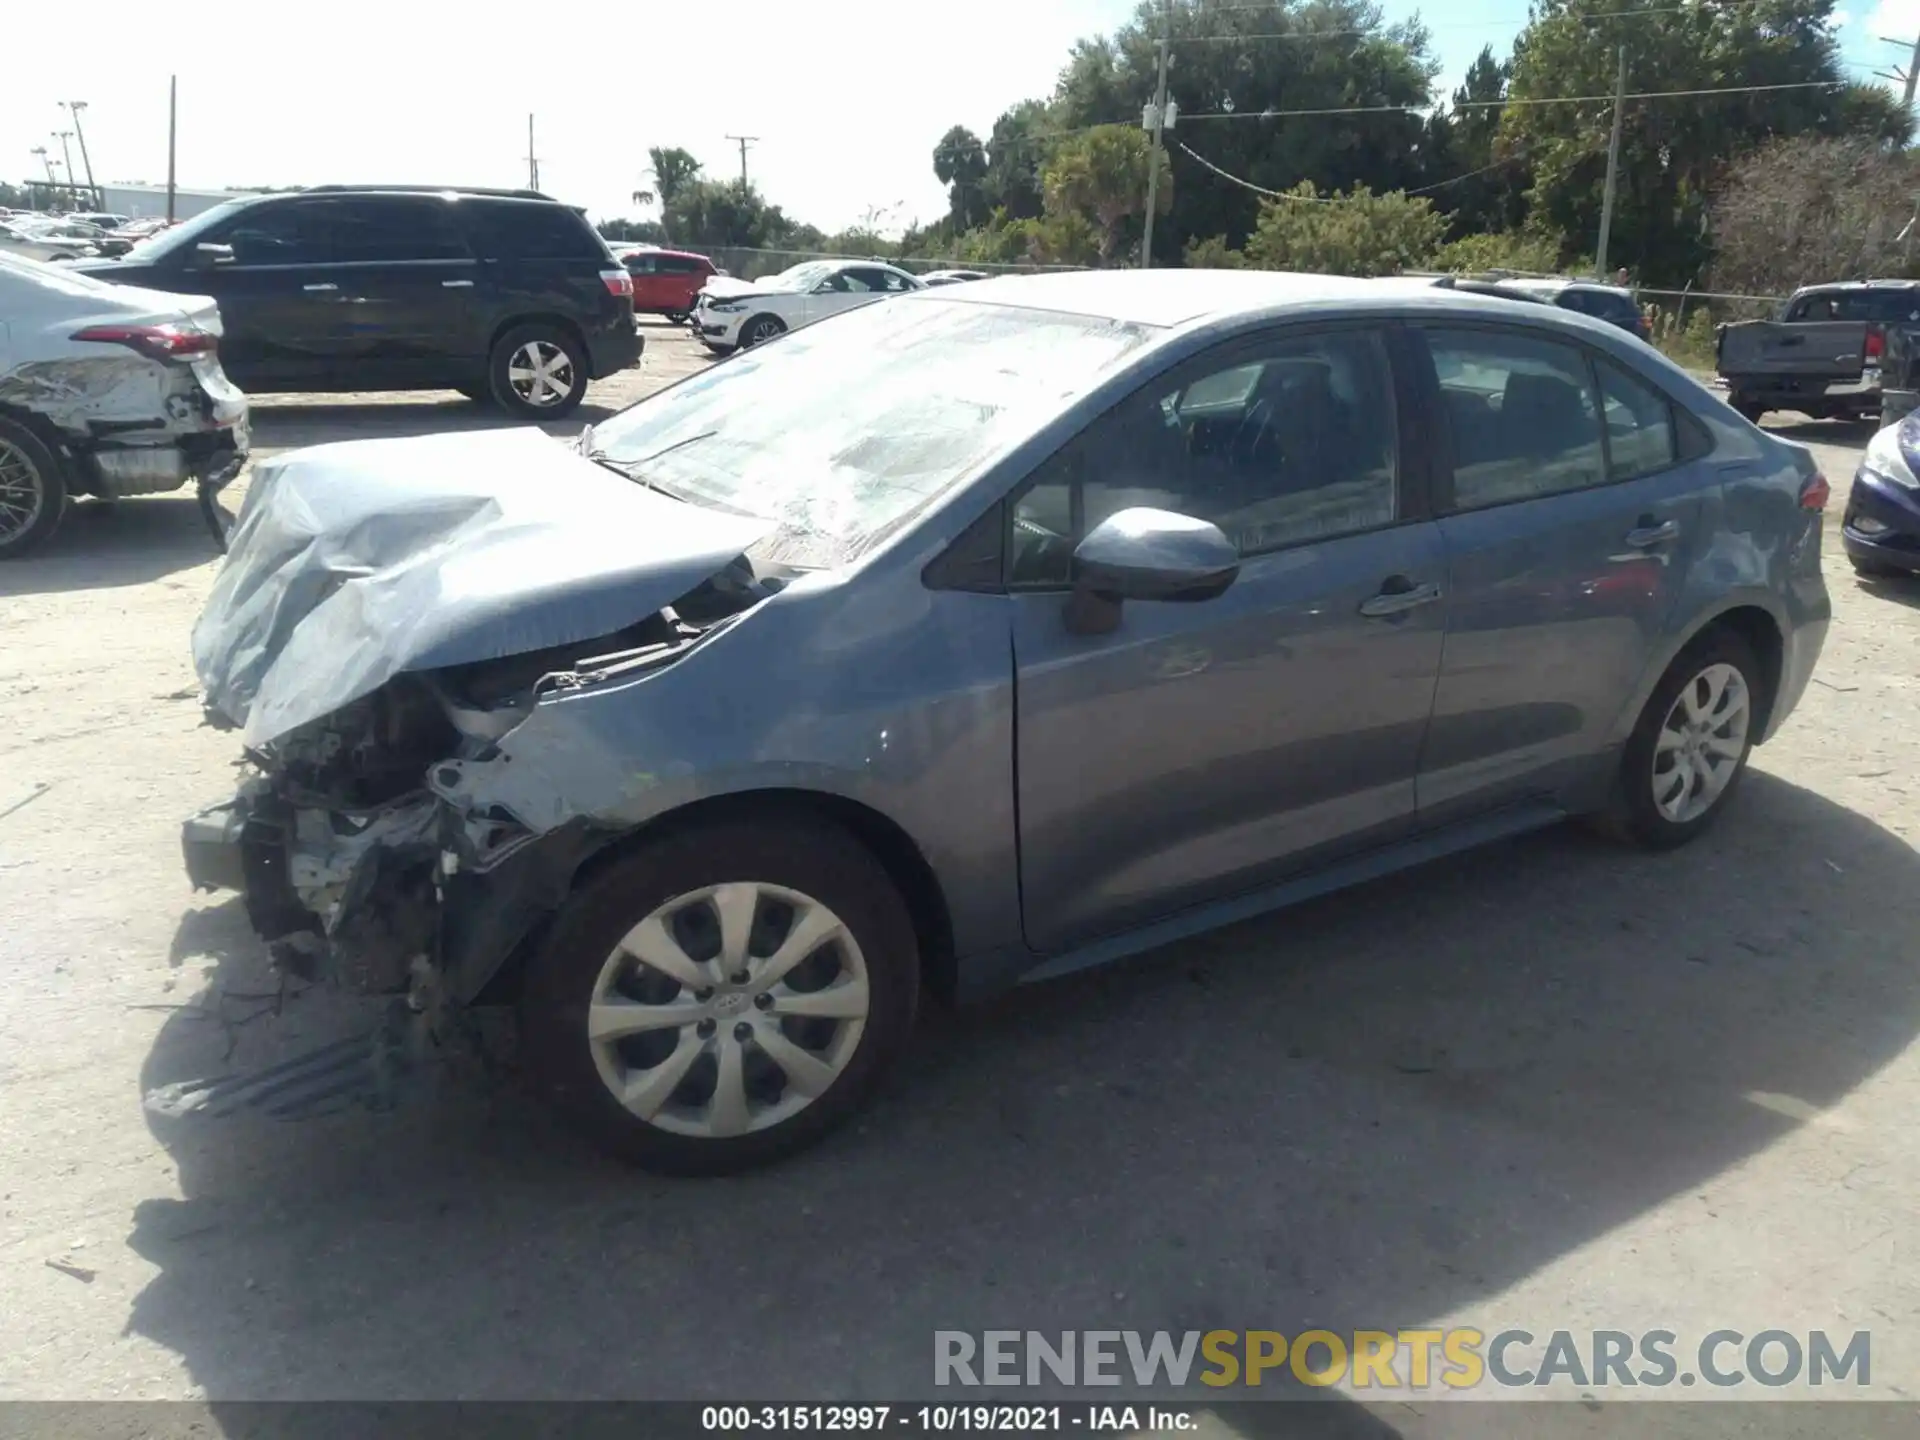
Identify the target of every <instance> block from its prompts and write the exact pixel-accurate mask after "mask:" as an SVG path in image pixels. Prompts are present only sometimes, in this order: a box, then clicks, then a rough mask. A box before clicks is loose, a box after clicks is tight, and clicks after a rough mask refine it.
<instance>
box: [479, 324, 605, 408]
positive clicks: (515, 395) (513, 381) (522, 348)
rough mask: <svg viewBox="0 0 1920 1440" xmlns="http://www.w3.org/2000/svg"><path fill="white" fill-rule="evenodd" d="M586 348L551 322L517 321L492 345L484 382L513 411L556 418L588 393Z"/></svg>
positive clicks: (503, 404)
mask: <svg viewBox="0 0 1920 1440" xmlns="http://www.w3.org/2000/svg"><path fill="white" fill-rule="evenodd" d="M587 366H588V361H587V351H586V347H585V346H584V345H582V344H581V343H580V341H579V339H578V338H577V337H576V336H574V335H572V334H570V333H569V332H567V331H565V330H562V329H561V328H559V327H558V326H556V325H539V324H534V325H516V326H515V327H514V328H513V329H511V330H509V331H507V333H506V334H504V335H502V336H501V337H500V339H499V342H498V343H497V344H495V345H494V347H493V357H492V362H491V364H490V366H489V367H488V376H487V378H488V383H489V386H490V388H491V390H492V392H493V398H494V399H496V400H498V401H499V402H500V404H501V406H502V407H503V408H504V409H506V410H507V411H509V412H510V413H512V414H514V415H521V416H524V417H526V418H527V419H529V420H557V419H559V418H560V417H561V416H563V415H567V414H570V413H572V411H573V409H574V407H575V406H577V405H578V404H579V403H580V400H581V397H583V396H584V395H585V394H586V393H587V378H588V377H587Z"/></svg>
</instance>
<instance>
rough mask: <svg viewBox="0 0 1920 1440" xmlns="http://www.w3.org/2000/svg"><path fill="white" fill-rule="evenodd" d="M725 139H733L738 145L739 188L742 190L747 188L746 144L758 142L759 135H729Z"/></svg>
mask: <svg viewBox="0 0 1920 1440" xmlns="http://www.w3.org/2000/svg"><path fill="white" fill-rule="evenodd" d="M727 139H729V140H732V141H735V142H736V143H738V144H739V146H740V188H741V189H742V190H744V189H746V188H747V146H749V145H756V144H758V143H759V141H760V137H759V136H758V135H729V136H727Z"/></svg>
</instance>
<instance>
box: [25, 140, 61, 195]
mask: <svg viewBox="0 0 1920 1440" xmlns="http://www.w3.org/2000/svg"><path fill="white" fill-rule="evenodd" d="M28 153H30V154H34V155H38V156H39V157H40V163H41V164H43V165H45V166H46V167H47V203H48V204H49V205H51V204H52V203H53V201H54V197H55V194H56V192H55V190H54V188H53V187H54V185H55V184H56V183H58V182H56V181H55V180H54V178H53V157H52V156H51V155H49V154H47V147H46V146H44V145H36V146H34V147H33V149H32V150H31V151H30V152H28Z"/></svg>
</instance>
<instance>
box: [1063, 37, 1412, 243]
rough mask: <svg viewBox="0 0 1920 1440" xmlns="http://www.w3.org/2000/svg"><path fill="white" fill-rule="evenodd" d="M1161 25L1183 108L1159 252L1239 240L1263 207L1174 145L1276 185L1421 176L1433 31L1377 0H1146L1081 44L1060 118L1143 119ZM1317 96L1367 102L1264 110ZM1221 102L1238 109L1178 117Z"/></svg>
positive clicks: (1393, 182)
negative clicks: (1109, 32)
mask: <svg viewBox="0 0 1920 1440" xmlns="http://www.w3.org/2000/svg"><path fill="white" fill-rule="evenodd" d="M1163 31H1165V32H1166V33H1168V34H1170V36H1171V39H1172V54H1173V58H1174V64H1173V68H1172V70H1171V72H1170V75H1169V80H1168V91H1169V93H1170V94H1171V95H1172V96H1173V98H1174V99H1175V100H1176V101H1177V102H1178V103H1179V106H1180V110H1181V114H1182V117H1183V118H1181V119H1180V120H1179V122H1178V124H1177V127H1176V130H1175V132H1174V144H1175V148H1174V150H1173V154H1172V170H1173V175H1174V178H1175V181H1176V189H1177V191H1178V196H1177V198H1176V200H1175V201H1174V204H1173V209H1172V211H1171V214H1170V219H1169V222H1168V223H1167V224H1166V225H1164V226H1156V227H1155V245H1156V249H1157V252H1158V253H1157V255H1156V258H1161V259H1167V260H1174V259H1177V258H1178V256H1179V253H1180V248H1181V244H1182V241H1183V240H1184V239H1185V238H1186V237H1191V236H1205V235H1222V236H1225V237H1226V239H1227V241H1228V243H1229V244H1235V245H1237V244H1240V243H1243V242H1244V241H1245V240H1246V238H1247V236H1248V235H1249V234H1250V233H1251V232H1252V230H1253V228H1254V224H1255V222H1256V220H1257V219H1258V216H1259V213H1260V202H1259V199H1258V197H1257V196H1256V195H1255V194H1254V193H1252V192H1250V191H1248V190H1247V189H1246V188H1245V187H1243V186H1240V185H1236V184H1234V183H1233V182H1232V181H1230V180H1226V179H1223V178H1221V177H1220V176H1219V175H1217V174H1215V173H1214V172H1213V171H1211V170H1208V169H1207V168H1206V167H1205V166H1203V165H1201V164H1200V163H1199V162H1198V161H1196V160H1193V159H1191V158H1190V157H1188V156H1187V155H1186V154H1185V153H1184V152H1183V151H1181V150H1180V149H1179V148H1178V147H1179V146H1180V145H1190V146H1191V147H1192V148H1193V150H1194V151H1195V152H1196V153H1198V154H1202V155H1205V156H1206V158H1207V159H1208V160H1209V161H1211V162H1212V163H1213V164H1214V165H1216V166H1218V167H1219V168H1220V169H1221V170H1224V171H1226V172H1227V173H1228V174H1229V175H1233V176H1237V177H1240V178H1242V179H1245V180H1248V181H1251V182H1252V183H1253V184H1254V185H1256V186H1261V187H1263V188H1265V189H1268V190H1283V189H1285V188H1287V187H1289V186H1292V185H1296V184H1298V183H1300V182H1301V181H1302V180H1306V181H1310V182H1312V183H1313V184H1314V185H1315V186H1317V187H1319V188H1322V189H1328V188H1335V187H1341V186H1348V185H1354V184H1359V185H1363V186H1368V187H1371V188H1373V189H1375V190H1392V189H1398V188H1403V187H1406V186H1410V185H1417V184H1419V183H1420V182H1421V181H1422V180H1423V179H1425V178H1427V177H1426V175H1425V172H1424V169H1423V166H1422V163H1421V145H1422V141H1423V139H1424V138H1425V126H1424V125H1423V122H1422V121H1421V119H1420V118H1419V115H1418V113H1417V112H1418V111H1420V110H1424V109H1425V108H1426V107H1427V105H1428V104H1429V102H1430V86H1431V83H1432V78H1433V76H1434V75H1435V74H1436V73H1437V71H1438V66H1437V63H1436V62H1435V61H1434V60H1433V59H1432V57H1431V56H1430V54H1429V53H1428V39H1427V34H1426V31H1425V30H1424V29H1423V28H1422V27H1421V26H1420V25H1419V24H1418V23H1417V22H1413V21H1410V22H1406V23H1402V24H1398V25H1389V24H1388V23H1387V22H1386V19H1385V15H1384V11H1383V9H1382V7H1381V6H1380V5H1379V4H1377V3H1374V0H1169V3H1165V4H1163V3H1162V0H1144V3H1142V4H1141V5H1140V7H1139V9H1138V11H1137V12H1136V14H1135V16H1134V19H1133V20H1132V21H1131V22H1130V23H1128V24H1126V25H1124V26H1122V27H1121V28H1120V29H1119V31H1117V32H1116V33H1115V34H1114V35H1113V36H1112V37H1111V38H1109V39H1097V40H1088V41H1082V42H1081V43H1080V44H1079V45H1077V46H1075V47H1074V50H1073V53H1072V55H1071V56H1070V57H1069V59H1068V63H1067V66H1066V69H1065V70H1064V71H1063V72H1062V73H1061V76H1060V82H1059V86H1058V90H1057V93H1056V97H1055V102H1054V104H1053V106H1052V112H1053V114H1052V118H1053V120H1054V122H1055V125H1056V127H1057V128H1060V129H1072V128H1077V127H1081V126H1087V125H1098V124H1126V125H1131V126H1134V127H1136V128H1137V127H1138V126H1139V124H1140V114H1141V109H1142V107H1143V106H1144V105H1145V104H1146V102H1147V101H1148V100H1149V99H1151V98H1152V95H1153V89H1154V84H1155V79H1156V72H1157V68H1158V61H1159V38H1160V35H1161V34H1162V32H1163ZM1382 107H1384V108H1382ZM1399 107H1405V108H1404V109H1401V108H1399ZM1313 109H1340V110H1363V111H1369V112H1371V113H1351V114H1341V115H1320V116H1292V117H1280V116H1275V117H1274V118H1270V119H1268V118H1258V117H1260V116H1261V115H1262V114H1263V112H1265V111H1268V110H1313ZM1222 113H1226V114H1232V115H1234V116H1235V117H1237V118H1235V119H1233V120H1231V121H1204V120H1199V119H1197V118H1195V119H1191V120H1189V119H1187V118H1184V117H1188V116H1192V117H1198V116H1200V115H1203V114H1222Z"/></svg>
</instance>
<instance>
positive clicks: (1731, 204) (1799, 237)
mask: <svg viewBox="0 0 1920 1440" xmlns="http://www.w3.org/2000/svg"><path fill="white" fill-rule="evenodd" d="M1916 194H1920V163H1916V160H1915V157H1913V156H1912V155H1909V154H1903V153H1900V152H1897V151H1892V150H1889V149H1887V148H1886V147H1885V146H1882V145H1880V144H1879V143H1877V142H1876V141H1873V140H1870V139H1863V138H1856V139H1850V140H1828V139H1823V138H1819V137H1815V136H1801V137H1799V138H1798V139H1794V140H1776V141H1774V142H1773V143H1772V144H1770V145H1766V146H1764V147H1762V148H1761V149H1759V150H1756V151H1754V152H1753V153H1752V154H1750V155H1748V156H1747V157H1746V158H1745V159H1743V160H1740V161H1738V162H1736V163H1735V164H1734V165H1733V167H1732V168H1731V169H1730V171H1729V172H1728V174H1727V177H1726V183H1724V184H1723V185H1722V186H1721V187H1720V189H1719V193H1718V194H1717V196H1716V197H1715V199H1714V203H1713V210H1712V216H1711V219H1712V233H1713V240H1714V247H1715V255H1714V261H1713V271H1712V274H1713V288H1714V289H1716V290H1720V289H1728V290H1731V291H1733V292H1734V293H1736V294H1749V295H1769V294H1772V295H1781V294H1785V293H1787V292H1788V291H1791V290H1792V289H1793V288H1794V287H1795V286H1797V285H1804V284H1808V283H1810V282H1813V281H1817V280H1865V279H1867V278H1869V277H1871V276H1876V275H1881V276H1896V275H1915V274H1920V238H1917V237H1916V233H1915V232H1916V231H1920V224H1915V223H1914V214H1915V210H1916V201H1915V196H1916Z"/></svg>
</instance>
